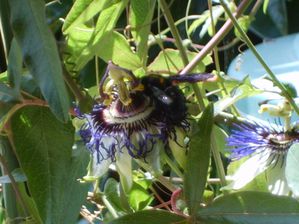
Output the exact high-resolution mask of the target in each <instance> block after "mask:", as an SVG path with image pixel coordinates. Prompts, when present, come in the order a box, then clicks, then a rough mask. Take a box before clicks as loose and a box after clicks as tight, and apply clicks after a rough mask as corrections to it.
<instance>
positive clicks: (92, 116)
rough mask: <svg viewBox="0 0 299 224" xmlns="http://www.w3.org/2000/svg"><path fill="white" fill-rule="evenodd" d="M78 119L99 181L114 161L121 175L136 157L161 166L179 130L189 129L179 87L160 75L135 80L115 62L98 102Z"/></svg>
mask: <svg viewBox="0 0 299 224" xmlns="http://www.w3.org/2000/svg"><path fill="white" fill-rule="evenodd" d="M211 76H212V75H206V76H204V78H203V79H208V78H211ZM196 77H197V76H196ZM190 78H191V76H190ZM197 79H198V78H197ZM184 81H185V80H184ZM78 117H79V118H82V119H85V123H84V125H83V126H82V127H81V130H80V131H79V133H80V135H81V137H82V139H83V141H84V143H85V145H86V147H87V148H88V149H89V151H90V152H91V155H92V161H91V164H90V166H91V167H90V170H91V172H89V176H93V177H95V178H97V177H100V176H102V175H103V174H104V173H105V172H106V171H107V169H108V167H109V165H110V164H111V163H114V162H115V164H116V168H117V169H118V171H119V172H125V170H127V171H128V172H130V171H129V169H130V167H131V159H132V158H134V159H141V160H143V162H144V161H145V162H150V163H151V165H153V163H154V164H156V165H157V163H158V162H159V157H158V156H159V150H160V148H163V146H165V145H166V144H167V143H168V140H169V139H172V140H173V141H175V142H178V139H177V138H178V137H177V134H176V130H177V129H179V130H183V131H185V132H186V131H187V130H188V129H189V122H188V121H187V106H186V99H185V97H184V95H183V93H182V91H181V90H180V89H179V87H177V86H175V85H173V84H172V82H171V81H170V80H169V79H166V78H163V77H162V76H152V77H150V78H137V77H135V76H134V74H133V73H132V72H130V71H128V70H126V69H123V68H120V67H118V66H116V65H114V64H112V63H109V64H108V68H107V72H106V73H105V75H104V76H103V78H102V80H101V83H100V101H99V102H97V103H96V104H95V105H94V106H93V108H92V111H91V112H90V113H87V114H78ZM124 164H125V165H124ZM157 167H158V165H157ZM158 168H159V167H158Z"/></svg>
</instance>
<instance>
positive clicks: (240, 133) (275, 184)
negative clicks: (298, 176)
mask: <svg viewBox="0 0 299 224" xmlns="http://www.w3.org/2000/svg"><path fill="white" fill-rule="evenodd" d="M298 140H299V133H298V132H297V131H296V130H295V129H294V128H292V129H291V130H289V131H285V130H284V128H282V127H281V126H279V125H272V126H270V125H269V126H266V125H261V124H257V123H255V122H252V123H243V124H239V125H235V129H234V130H233V131H232V134H231V135H230V136H229V138H228V139H227V145H228V146H230V147H233V149H232V159H233V160H236V159H241V158H243V157H245V158H247V157H249V158H248V159H247V160H246V161H245V162H244V163H243V164H242V165H241V166H240V167H239V169H238V170H237V171H236V173H235V174H234V175H233V181H232V183H231V184H230V185H229V186H228V188H232V189H240V188H242V187H244V186H245V185H246V184H248V183H249V182H250V181H252V180H253V179H254V178H255V177H257V176H258V175H260V174H262V173H265V175H266V181H267V184H268V189H269V190H270V191H271V192H272V193H274V194H279V195H287V194H288V193H289V192H290V188H289V186H288V183H287V180H286V177H285V165H286V156H287V154H288V151H289V148H290V147H291V146H292V145H293V144H294V143H296V142H298Z"/></svg>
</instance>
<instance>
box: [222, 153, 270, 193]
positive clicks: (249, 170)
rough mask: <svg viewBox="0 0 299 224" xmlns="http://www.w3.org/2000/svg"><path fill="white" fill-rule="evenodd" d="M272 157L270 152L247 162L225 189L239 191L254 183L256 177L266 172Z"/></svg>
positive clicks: (254, 156) (259, 154) (257, 155)
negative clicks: (251, 182)
mask: <svg viewBox="0 0 299 224" xmlns="http://www.w3.org/2000/svg"><path fill="white" fill-rule="evenodd" d="M269 156H270V150H266V151H265V152H262V153H258V154H255V155H253V156H252V157H250V158H249V159H248V160H246V161H245V162H244V163H243V164H242V165H241V166H240V168H239V169H238V170H237V171H236V173H235V174H234V175H233V176H232V179H233V181H232V183H230V184H229V185H228V186H226V187H225V188H224V189H234V190H238V189H240V188H242V187H244V186H245V185H246V184H248V183H249V182H250V181H252V180H253V179H254V178H255V177H256V176H258V175H259V174H261V173H262V172H263V171H265V170H266V169H267V168H268V166H267V164H268V158H269Z"/></svg>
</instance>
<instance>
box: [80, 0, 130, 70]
mask: <svg viewBox="0 0 299 224" xmlns="http://www.w3.org/2000/svg"><path fill="white" fill-rule="evenodd" d="M127 3H128V0H116V1H113V4H112V5H110V7H108V8H106V9H104V10H102V11H101V13H100V15H99V17H98V20H97V23H96V26H95V29H94V30H93V33H92V36H91V37H90V40H89V41H88V43H87V45H86V47H85V48H84V50H83V51H82V52H81V54H80V55H78V59H77V61H76V63H75V64H76V66H75V70H80V69H82V68H83V67H84V66H85V65H86V63H87V62H88V61H89V60H91V59H92V58H93V57H94V56H95V55H96V54H97V53H98V52H97V51H98V50H99V49H98V48H97V47H99V46H102V47H104V49H105V51H108V52H109V50H110V49H109V48H108V47H107V48H105V45H104V44H103V42H102V40H103V38H104V37H106V38H107V33H111V32H112V30H113V28H114V26H115V25H116V23H117V21H118V18H119V17H120V15H121V13H122V12H123V10H124V9H125V7H126V5H127ZM128 69H131V68H128Z"/></svg>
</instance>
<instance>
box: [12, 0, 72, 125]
mask: <svg viewBox="0 0 299 224" xmlns="http://www.w3.org/2000/svg"><path fill="white" fill-rule="evenodd" d="M9 3H10V8H11V23H12V29H13V31H14V35H15V38H16V40H17V43H18V44H19V46H20V48H21V49H22V54H23V60H24V63H25V64H26V66H27V67H28V69H29V71H30V72H31V73H32V75H33V76H34V79H35V81H36V83H37V84H38V85H39V87H40V89H41V91H42V93H43V96H44V97H45V99H46V100H47V102H48V103H49V105H50V108H51V110H52V111H53V113H54V114H55V115H56V116H57V117H58V118H59V119H60V120H62V121H67V120H68V119H69V116H68V110H69V107H70V102H69V97H68V93H67V90H66V87H65V84H64V81H63V75H62V69H61V62H60V60H59V56H58V50H57V47H56V43H55V39H54V37H53V35H52V34H51V32H50V30H49V28H48V27H47V26H46V20H45V12H44V10H45V8H44V3H43V1H41V0H26V1H22V2H20V1H16V0H12V1H9ZM32 12H34V13H32ZM32 34H34V35H32Z"/></svg>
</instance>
